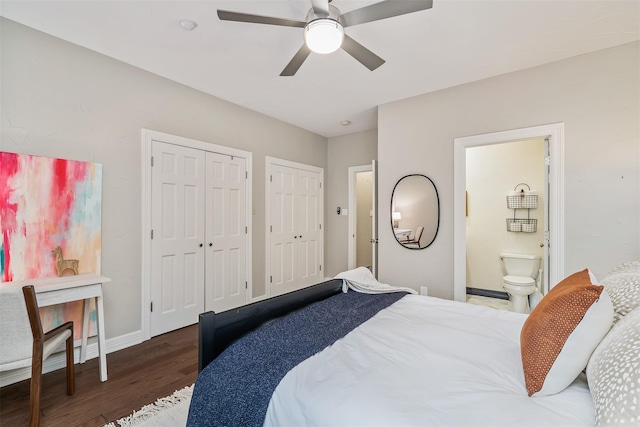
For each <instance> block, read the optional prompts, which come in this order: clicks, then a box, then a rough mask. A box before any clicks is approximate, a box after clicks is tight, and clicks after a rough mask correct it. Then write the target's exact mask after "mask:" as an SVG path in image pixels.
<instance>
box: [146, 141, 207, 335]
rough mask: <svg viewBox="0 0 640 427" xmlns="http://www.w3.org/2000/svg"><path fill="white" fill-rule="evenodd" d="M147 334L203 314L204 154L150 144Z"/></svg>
mask: <svg viewBox="0 0 640 427" xmlns="http://www.w3.org/2000/svg"><path fill="white" fill-rule="evenodd" d="M152 155H153V160H154V162H153V166H152V172H151V174H152V180H153V184H152V188H151V199H152V202H151V206H152V213H151V224H152V240H151V272H150V276H151V307H152V309H151V335H152V336H155V335H159V334H162V333H165V332H168V331H172V330H175V329H179V328H182V327H184V326H188V325H192V324H194V323H196V322H197V321H198V314H199V313H201V312H203V311H204V298H203V295H204V247H203V246H204V245H203V244H204V237H205V234H204V183H205V165H204V163H205V155H204V152H203V151H200V150H196V149H192V148H186V147H181V146H177V145H172V144H166V143H163V142H158V141H154V142H153V145H152Z"/></svg>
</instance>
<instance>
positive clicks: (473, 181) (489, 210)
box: [466, 139, 546, 292]
mask: <svg viewBox="0 0 640 427" xmlns="http://www.w3.org/2000/svg"><path fill="white" fill-rule="evenodd" d="M466 158H467V159H466V165H467V167H466V172H467V174H466V175H467V176H466V183H467V195H468V203H469V204H468V216H467V217H466V222H467V224H466V229H467V286H470V287H473V288H481V289H489V290H495V291H500V292H504V289H503V287H502V276H503V271H502V266H501V262H500V257H499V254H500V252H508V253H516V254H532V255H540V256H542V255H543V254H544V250H543V248H541V247H540V244H541V243H542V242H543V241H544V209H546V208H545V205H544V197H543V196H544V168H545V166H544V140H543V139H538V140H529V141H518V142H510V143H505V144H495V145H485V146H480V147H470V148H467V150H466ZM520 183H526V184H528V185H529V186H530V188H531V190H532V191H536V192H537V193H538V206H537V208H536V209H531V210H529V212H527V210H526V209H524V210H518V211H517V212H516V217H517V218H527V217H528V218H531V219H536V220H537V231H536V232H535V233H523V232H510V231H507V225H506V218H513V209H508V208H507V201H506V196H507V194H508V193H509V191H513V189H514V188H515V186H516V185H518V184H520ZM520 189H524V190H527V187H526V186H519V187H518V190H520Z"/></svg>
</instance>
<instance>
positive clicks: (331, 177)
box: [325, 130, 391, 277]
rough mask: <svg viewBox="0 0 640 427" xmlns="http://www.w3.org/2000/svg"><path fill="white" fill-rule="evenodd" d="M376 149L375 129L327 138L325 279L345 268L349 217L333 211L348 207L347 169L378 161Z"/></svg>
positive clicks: (346, 266) (346, 265)
mask: <svg viewBox="0 0 640 427" xmlns="http://www.w3.org/2000/svg"><path fill="white" fill-rule="evenodd" d="M377 148H378V132H377V130H369V131H365V132H358V133H353V134H349V135H344V136H337V137H335V138H329V142H328V149H327V163H328V169H327V170H328V173H327V174H325V182H326V183H327V198H326V203H325V208H326V214H325V215H326V217H325V219H326V221H325V224H327V232H326V233H325V237H326V240H325V242H326V247H327V248H331V250H327V251H325V253H326V255H325V263H326V264H327V271H326V273H325V275H326V277H333V276H335V275H336V274H338V273H340V272H341V271H345V270H346V269H347V268H348V256H349V217H348V216H347V215H337V214H336V208H337V207H338V206H339V207H341V208H348V207H349V167H350V166H363V165H370V164H371V162H372V161H373V160H375V159H377V156H376V152H377ZM389 197H391V196H389ZM349 215H351V212H349Z"/></svg>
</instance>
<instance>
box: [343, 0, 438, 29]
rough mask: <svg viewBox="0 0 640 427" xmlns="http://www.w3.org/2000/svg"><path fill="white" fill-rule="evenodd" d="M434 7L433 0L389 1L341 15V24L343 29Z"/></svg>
mask: <svg viewBox="0 0 640 427" xmlns="http://www.w3.org/2000/svg"><path fill="white" fill-rule="evenodd" d="M432 7H433V0H387V1H381V2H379V3H374V4H372V5H369V6H365V7H361V8H360V9H356V10H352V11H351V12H347V13H345V14H343V15H340V22H342V26H343V27H351V26H353V25H358V24H364V23H365V22H372V21H378V20H380V19H386V18H391V17H393V16H400V15H405V14H407V13H412V12H418V11H420V10H425V9H431V8H432Z"/></svg>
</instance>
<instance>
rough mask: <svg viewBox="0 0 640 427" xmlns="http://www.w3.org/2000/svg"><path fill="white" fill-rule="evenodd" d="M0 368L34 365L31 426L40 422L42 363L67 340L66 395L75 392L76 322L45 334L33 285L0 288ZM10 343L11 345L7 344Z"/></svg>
mask: <svg viewBox="0 0 640 427" xmlns="http://www.w3.org/2000/svg"><path fill="white" fill-rule="evenodd" d="M0 322H1V323H0V324H1V325H2V326H1V327H0V338H1V341H2V346H0V347H1V349H0V371H8V370H13V369H18V368H24V367H28V366H29V365H31V387H30V411H29V426H30V427H37V426H38V425H40V389H41V385H42V363H43V362H44V360H46V359H47V358H48V357H49V356H50V355H51V354H52V353H53V352H54V351H55V350H56V349H57V348H58V347H59V346H60V345H61V344H62V343H63V341H66V353H67V394H68V395H72V394H74V393H75V374H74V364H73V363H74V360H73V322H66V323H64V324H63V325H60V326H58V327H57V328H54V329H52V330H51V331H49V332H47V333H44V332H43V330H42V323H41V321H40V312H39V311H38V301H37V299H36V293H35V289H34V288H33V286H25V287H23V288H22V290H20V289H19V288H13V289H10V288H9V289H0ZM7 343H10V344H7Z"/></svg>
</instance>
